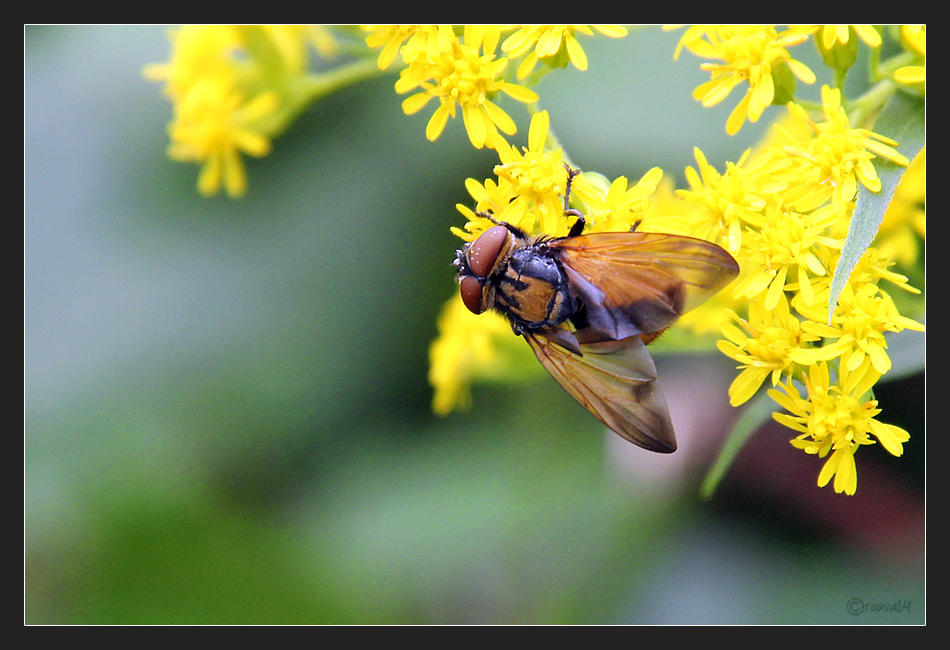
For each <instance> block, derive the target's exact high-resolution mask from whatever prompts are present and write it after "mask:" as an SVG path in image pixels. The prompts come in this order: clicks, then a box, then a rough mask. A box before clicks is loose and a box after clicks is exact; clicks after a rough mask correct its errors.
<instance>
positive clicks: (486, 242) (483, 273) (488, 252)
mask: <svg viewBox="0 0 950 650" xmlns="http://www.w3.org/2000/svg"><path fill="white" fill-rule="evenodd" d="M510 237H511V233H510V232H508V229H507V228H505V227H504V226H492V227H491V228H489V229H488V230H486V231H485V232H483V233H482V234H481V235H480V236H479V237H478V239H476V240H475V241H474V242H473V243H472V245H471V246H470V247H469V249H468V252H467V253H466V257H467V258H468V267H469V268H470V269H471V270H472V273H474V274H475V275H477V276H478V277H480V278H487V277H488V276H489V275H490V274H491V272H492V269H493V268H494V267H495V262H497V261H498V258H499V256H500V255H501V254H502V249H504V248H505V245H506V244H507V243H508V239H509V238H510Z"/></svg>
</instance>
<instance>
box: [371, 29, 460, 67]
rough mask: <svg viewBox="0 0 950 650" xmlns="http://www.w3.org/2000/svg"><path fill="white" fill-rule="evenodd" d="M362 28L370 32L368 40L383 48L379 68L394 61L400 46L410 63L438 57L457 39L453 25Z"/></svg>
mask: <svg viewBox="0 0 950 650" xmlns="http://www.w3.org/2000/svg"><path fill="white" fill-rule="evenodd" d="M363 29H364V30H365V31H368V32H371V33H370V35H369V36H367V37H366V44H367V45H368V46H369V47H371V48H373V49H375V48H381V49H380V52H379V57H378V58H377V59H376V63H377V65H378V66H379V69H380V70H385V69H387V68H388V67H389V66H390V65H392V62H393V61H394V60H395V59H396V56H397V55H398V54H399V53H400V51H401V50H403V61H404V62H405V63H407V64H408V63H410V62H412V61H416V60H418V59H419V58H420V57H424V58H427V59H428V60H430V61H437V60H438V59H439V57H440V55H441V53H442V52H444V51H448V50H450V49H451V48H452V44H453V42H454V41H455V32H454V31H453V29H452V26H451V25H363ZM403 43H405V45H403Z"/></svg>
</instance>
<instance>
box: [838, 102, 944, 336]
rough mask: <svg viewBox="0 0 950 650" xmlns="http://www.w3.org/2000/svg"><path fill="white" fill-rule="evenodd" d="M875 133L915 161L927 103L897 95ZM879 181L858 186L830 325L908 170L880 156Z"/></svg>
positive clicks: (923, 127) (878, 121) (880, 120)
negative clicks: (877, 185) (876, 188)
mask: <svg viewBox="0 0 950 650" xmlns="http://www.w3.org/2000/svg"><path fill="white" fill-rule="evenodd" d="M874 132H875V133H880V134H881V135H884V136H887V137H889V138H893V139H894V140H896V141H897V142H898V143H899V144H898V146H897V150H898V151H900V153H901V154H903V155H904V156H905V157H906V158H907V159H908V160H913V159H914V157H915V156H916V155H917V154H918V152H919V151H920V149H921V147H923V146H924V142H925V136H926V133H925V119H924V103H923V101H921V100H920V99H918V98H915V97H911V96H909V95H907V94H905V93H902V92H897V93H895V94H894V95H893V96H892V97H891V98H890V99H889V100H888V101H887V104H886V105H885V106H884V110H883V111H881V114H880V116H878V118H877V120H876V122H875V124H874ZM874 168H875V169H876V170H877V175H878V178H880V179H881V191H880V192H870V191H868V190H867V189H866V188H865V187H864V186H863V185H859V187H858V195H857V199H856V200H855V206H854V213H853V214H852V216H851V224H850V225H849V226H848V236H847V237H846V238H845V242H844V248H843V249H842V250H841V259H840V260H839V261H838V266H837V268H835V276H834V278H833V279H832V281H831V295H830V296H829V297H828V322H829V323H830V322H831V316H832V314H833V313H834V309H835V306H836V305H837V304H838V296H839V295H840V294H841V290H842V289H843V288H844V285H845V284H846V283H847V282H848V278H849V277H851V271H853V270H854V267H855V265H856V264H857V263H858V261H859V260H860V259H861V256H862V255H864V251H865V250H867V247H868V246H870V245H871V242H872V241H874V237H875V236H876V235H877V230H878V228H879V227H880V225H881V221H882V220H883V219H884V213H885V212H887V207H888V206H889V205H890V204H891V198H892V197H893V196H894V190H895V189H896V188H897V185H898V183H900V180H901V178H902V177H903V176H904V171H905V170H906V169H907V168H906V167H903V166H901V165H898V164H896V163H893V162H891V161H889V160H887V159H886V158H882V157H878V158H876V159H875V161H874Z"/></svg>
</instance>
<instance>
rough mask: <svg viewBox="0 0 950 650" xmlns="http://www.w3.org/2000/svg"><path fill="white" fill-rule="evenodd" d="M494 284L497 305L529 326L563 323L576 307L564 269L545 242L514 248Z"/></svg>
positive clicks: (530, 327)
mask: <svg viewBox="0 0 950 650" xmlns="http://www.w3.org/2000/svg"><path fill="white" fill-rule="evenodd" d="M493 284H494V285H495V291H494V297H495V306H496V308H497V309H498V310H499V311H501V312H502V313H504V314H506V315H507V316H509V317H510V318H511V319H512V320H513V321H514V322H515V323H516V324H518V325H520V326H522V327H525V328H527V329H540V328H547V327H552V326H555V325H560V324H561V323H563V322H564V321H566V320H567V319H568V318H570V317H571V316H572V315H573V314H574V312H575V311H576V309H577V307H576V305H575V301H574V299H573V298H572V297H571V294H570V292H569V291H568V280H567V275H566V274H565V273H564V269H563V268H562V267H561V265H560V263H559V262H558V261H557V259H556V257H555V256H554V255H552V254H551V251H549V250H548V249H547V248H545V247H544V245H543V244H528V245H526V246H524V247H520V248H517V249H515V250H514V251H512V253H511V255H510V256H509V258H508V260H507V263H506V265H505V267H504V269H499V272H498V273H497V274H496V276H495V279H494V280H493Z"/></svg>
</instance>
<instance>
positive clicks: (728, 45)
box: [680, 25, 815, 134]
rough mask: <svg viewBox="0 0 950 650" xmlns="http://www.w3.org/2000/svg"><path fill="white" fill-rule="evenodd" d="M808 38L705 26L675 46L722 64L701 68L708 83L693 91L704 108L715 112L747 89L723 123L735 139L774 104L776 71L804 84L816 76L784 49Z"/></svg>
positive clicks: (768, 29) (765, 29)
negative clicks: (746, 124) (706, 73)
mask: <svg viewBox="0 0 950 650" xmlns="http://www.w3.org/2000/svg"><path fill="white" fill-rule="evenodd" d="M807 38H808V35H807V34H801V33H796V32H794V31H786V32H782V33H781V34H780V33H778V32H777V31H776V30H775V28H774V27H772V26H771V25H706V26H704V27H702V28H701V29H697V28H691V29H689V30H687V31H686V33H685V34H684V35H683V38H682V39H681V40H680V46H683V47H686V49H688V50H689V51H690V52H692V53H693V54H695V55H697V56H700V57H702V58H706V59H718V60H720V61H722V63H703V64H702V65H701V66H700V67H701V68H702V69H703V70H708V71H710V72H711V73H712V78H711V79H710V80H709V81H707V82H706V83H704V84H701V85H700V86H698V87H697V88H696V89H695V90H694V91H693V97H694V98H696V99H697V100H699V101H701V102H702V103H703V106H714V105H716V104H718V103H719V102H721V101H722V100H723V99H725V98H726V97H727V96H728V95H729V93H730V92H732V89H733V88H735V87H736V86H738V85H740V84H744V83H748V85H749V88H748V90H747V91H746V94H745V96H744V97H743V98H742V99H741V100H740V101H739V104H738V105H736V107H735V109H733V111H732V114H731V115H730V116H729V119H728V120H727V122H726V131H727V132H728V133H729V134H734V133H737V132H738V131H739V129H740V128H741V127H742V124H743V123H744V122H745V120H746V119H748V120H749V121H750V122H755V121H757V120H758V119H759V117H761V116H762V112H763V111H764V110H765V108H766V107H767V106H769V105H770V104H771V103H772V100H773V99H774V98H775V92H776V87H775V81H776V79H775V76H774V75H775V74H777V73H778V71H779V68H780V67H781V66H786V67H787V68H788V70H789V71H791V73H792V74H793V75H794V76H795V77H797V78H798V79H800V80H801V81H803V82H804V83H814V81H815V74H814V73H813V72H812V71H811V70H810V69H809V68H808V66H806V65H805V64H804V63H801V62H800V61H797V60H795V59H793V58H792V56H791V54H789V52H788V49H787V48H788V47H791V46H793V45H798V44H799V43H801V42H803V41H804V40H806V39H807Z"/></svg>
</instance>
